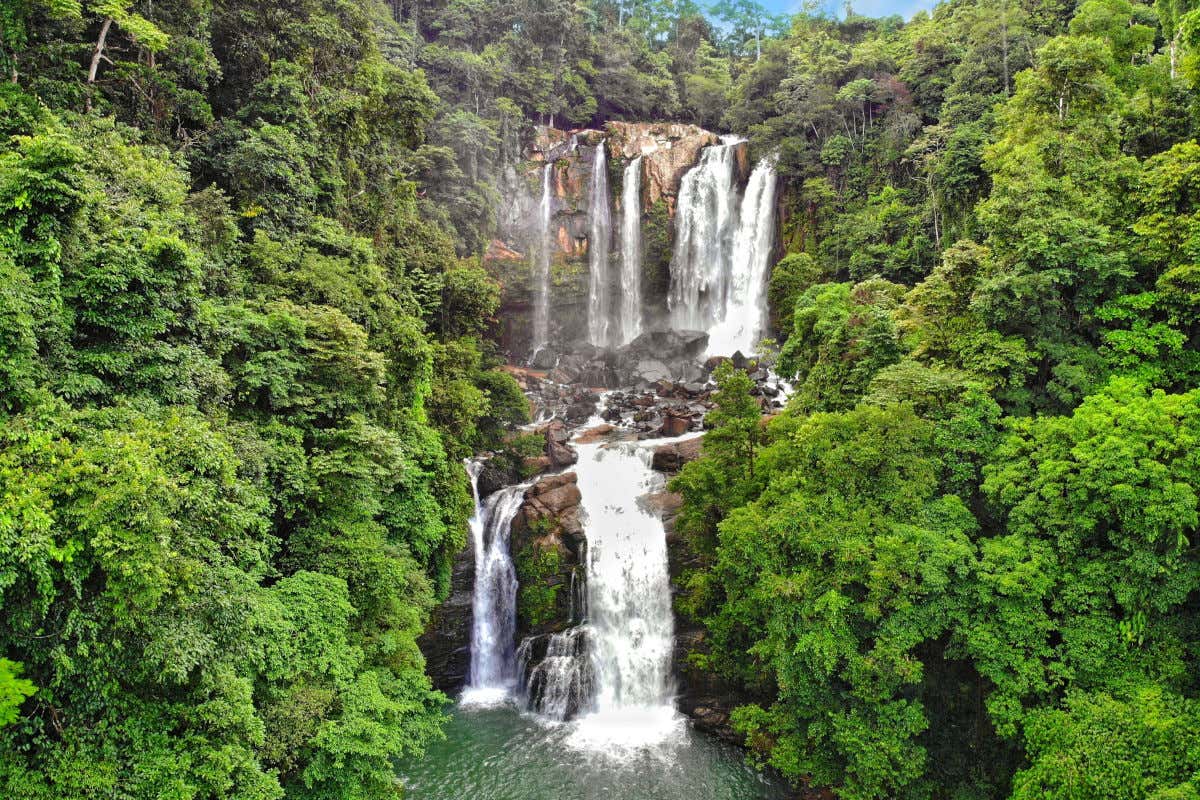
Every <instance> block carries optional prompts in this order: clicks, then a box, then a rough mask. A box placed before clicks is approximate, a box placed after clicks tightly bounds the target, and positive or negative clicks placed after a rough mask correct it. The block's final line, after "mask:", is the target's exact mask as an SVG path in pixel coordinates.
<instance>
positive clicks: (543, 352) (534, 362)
mask: <svg viewBox="0 0 1200 800" xmlns="http://www.w3.org/2000/svg"><path fill="white" fill-rule="evenodd" d="M557 362H558V353H556V352H555V351H554V349H553V348H550V347H543V348H541V349H540V350H538V351H537V352H536V353H534V354H533V358H532V359H530V361H529V366H531V367H533V368H534V369H553V368H554V365H555V364H556V363H557Z"/></svg>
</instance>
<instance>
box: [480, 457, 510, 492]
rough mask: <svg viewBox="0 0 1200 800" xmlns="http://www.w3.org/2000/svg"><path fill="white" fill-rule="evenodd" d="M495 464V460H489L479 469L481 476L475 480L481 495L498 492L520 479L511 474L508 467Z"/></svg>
mask: <svg viewBox="0 0 1200 800" xmlns="http://www.w3.org/2000/svg"><path fill="white" fill-rule="evenodd" d="M494 464H495V462H494V461H489V462H488V463H487V464H485V465H484V467H483V469H481V470H480V471H479V477H478V479H477V480H476V482H475V486H476V488H477V489H478V490H479V496H480V497H487V496H488V495H489V494H492V493H493V492H498V491H500V490H501V489H503V488H504V487H505V486H511V485H512V484H514V483H517V481H518V476H516V475H513V474H511V473H510V472H509V471H508V470H507V469H500V468H499V467H497V466H495V465H494Z"/></svg>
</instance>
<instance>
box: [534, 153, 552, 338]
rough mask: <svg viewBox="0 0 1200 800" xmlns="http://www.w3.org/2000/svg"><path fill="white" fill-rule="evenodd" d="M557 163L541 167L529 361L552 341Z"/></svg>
mask: <svg viewBox="0 0 1200 800" xmlns="http://www.w3.org/2000/svg"><path fill="white" fill-rule="evenodd" d="M553 169H554V163H553V162H551V161H547V162H546V166H545V167H543V168H542V202H541V206H540V208H539V211H540V215H539V221H540V222H541V226H540V228H539V229H538V232H539V234H540V238H539V241H538V242H537V247H536V249H535V255H534V259H535V260H534V265H533V279H534V283H535V287H534V292H535V294H534V301H533V346H532V347H531V348H530V354H529V355H530V360H532V359H533V356H534V355H536V354H537V351H538V350H540V349H541V348H543V347H545V346H546V345H547V344H549V342H550V255H551V248H552V247H553V246H554V245H553V238H552V237H551V235H550V216H551V215H550V212H551V210H552V208H553V200H554V196H553V194H552V193H551V185H550V178H551V172H552V171H553Z"/></svg>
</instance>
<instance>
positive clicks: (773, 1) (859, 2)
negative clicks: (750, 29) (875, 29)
mask: <svg viewBox="0 0 1200 800" xmlns="http://www.w3.org/2000/svg"><path fill="white" fill-rule="evenodd" d="M760 2H761V3H762V4H763V5H764V6H766V7H767V8H768V9H770V10H771V11H773V12H775V13H777V14H785V13H788V14H790V13H794V12H796V11H799V10H800V5H801V3H800V0H760ZM826 2H827V4H828V8H829V9H830V10H831V11H836V12H837V14H838V15H839V16H841V13H842V8H843V7H844V5H845V4H844V2H842V0H826ZM934 5H936V0H853V7H854V11H855V13H858V14H862V15H863V16H865V17H886V16H889V15H891V14H899V15H900V16H902V17H904V18H905V19H908V18H910V17H911V16H912V15H913V14H915V13H916V12H918V11H920V10H921V9H923V8H924V9H929V8H933V7H934Z"/></svg>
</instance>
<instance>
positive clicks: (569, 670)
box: [518, 625, 593, 722]
mask: <svg viewBox="0 0 1200 800" xmlns="http://www.w3.org/2000/svg"><path fill="white" fill-rule="evenodd" d="M589 638H590V632H589V630H588V627H587V626H586V625H576V626H575V627H573V628H567V629H566V630H565V631H563V632H561V633H555V634H552V635H551V636H550V638H549V640H548V641H547V642H546V654H545V656H543V658H542V660H541V661H540V662H539V663H538V665H537V666H536V667H534V668H533V669H532V670H531V671H529V682H528V684H527V686H526V690H525V692H526V698H527V705H528V708H529V710H530V711H533V712H535V713H537V714H540V715H541V716H542V717H545V718H546V719H548V720H553V721H555V722H563V721H565V720H567V719H569V718H571V717H573V716H575V715H576V714H578V713H579V712H580V711H582V710H586V709H587V708H588V706H589V704H590V703H591V698H592V692H593V686H592V681H593V672H592V663H591V661H590V660H589V657H588V653H589V650H590V649H591V648H590V647H589V645H588V642H589ZM534 641H535V640H534V639H526V640H525V641H524V642H522V643H521V650H520V652H519V655H518V661H519V663H520V670H521V673H522V674H523V673H524V672H525V670H526V665H527V663H528V661H529V656H530V652H529V651H530V650H531V649H532V648H533V645H534Z"/></svg>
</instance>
